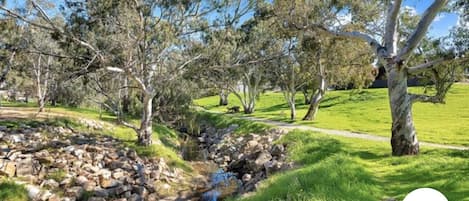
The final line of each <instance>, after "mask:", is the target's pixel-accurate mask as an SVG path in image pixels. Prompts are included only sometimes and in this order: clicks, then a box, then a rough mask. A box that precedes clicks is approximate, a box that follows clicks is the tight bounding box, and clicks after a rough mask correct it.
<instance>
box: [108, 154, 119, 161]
mask: <svg viewBox="0 0 469 201" xmlns="http://www.w3.org/2000/svg"><path fill="white" fill-rule="evenodd" d="M106 157H108V158H110V159H112V160H116V159H118V158H119V154H117V153H116V152H111V153H107V154H106Z"/></svg>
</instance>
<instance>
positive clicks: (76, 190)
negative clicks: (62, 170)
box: [65, 186, 84, 198]
mask: <svg viewBox="0 0 469 201" xmlns="http://www.w3.org/2000/svg"><path fill="white" fill-rule="evenodd" d="M83 193H84V189H83V187H81V186H74V187H71V188H67V189H66V190H65V196H69V197H73V198H80V197H81V196H82V195H83Z"/></svg>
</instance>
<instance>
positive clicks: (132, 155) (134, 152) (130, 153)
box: [127, 149, 138, 160]
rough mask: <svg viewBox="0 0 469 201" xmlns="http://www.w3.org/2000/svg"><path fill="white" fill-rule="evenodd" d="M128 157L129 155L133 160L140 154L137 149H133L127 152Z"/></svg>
mask: <svg viewBox="0 0 469 201" xmlns="http://www.w3.org/2000/svg"><path fill="white" fill-rule="evenodd" d="M127 157H129V158H130V159H132V160H136V159H137V157H138V155H137V152H136V151H135V150H132V149H131V150H129V151H128V152H127Z"/></svg>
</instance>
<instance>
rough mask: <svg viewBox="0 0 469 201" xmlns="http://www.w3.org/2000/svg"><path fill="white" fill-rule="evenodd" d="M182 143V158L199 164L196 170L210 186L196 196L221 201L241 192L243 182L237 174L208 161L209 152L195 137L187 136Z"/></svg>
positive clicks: (200, 198) (207, 200)
mask: <svg viewBox="0 0 469 201" xmlns="http://www.w3.org/2000/svg"><path fill="white" fill-rule="evenodd" d="M185 136H186V137H185V139H184V142H183V143H182V146H181V147H182V156H183V159H184V160H186V161H190V162H192V163H197V164H198V165H196V166H194V169H195V170H196V171H198V172H199V173H201V175H203V176H204V177H205V178H206V179H207V181H208V182H207V183H208V185H207V186H206V188H204V189H201V190H200V192H196V194H198V195H200V197H199V200H202V201H219V200H223V199H224V198H226V197H229V196H231V195H234V194H236V193H238V192H239V190H240V188H241V186H242V182H241V180H239V179H238V178H237V174H236V173H233V172H226V171H225V170H224V169H223V168H221V167H219V166H218V165H217V164H216V163H215V162H214V161H211V160H208V157H207V156H208V151H207V149H206V147H204V144H202V143H199V140H198V139H197V137H195V136H191V135H189V134H186V135H185Z"/></svg>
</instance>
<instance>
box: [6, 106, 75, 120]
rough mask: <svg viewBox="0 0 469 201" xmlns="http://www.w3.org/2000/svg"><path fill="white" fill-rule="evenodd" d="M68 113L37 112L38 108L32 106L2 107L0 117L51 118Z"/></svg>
mask: <svg viewBox="0 0 469 201" xmlns="http://www.w3.org/2000/svg"><path fill="white" fill-rule="evenodd" d="M65 116H67V115H65V114H60V113H54V112H49V111H48V110H47V109H45V111H44V112H41V113H39V114H38V113H37V108H32V107H24V108H19V107H0V119H49V118H55V117H65Z"/></svg>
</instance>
